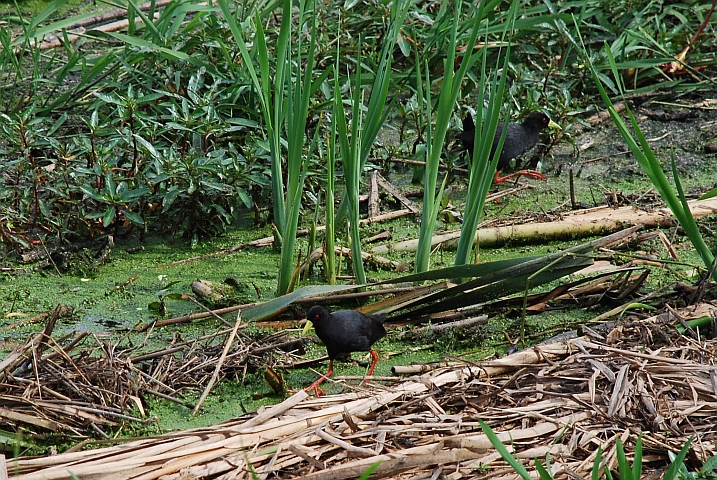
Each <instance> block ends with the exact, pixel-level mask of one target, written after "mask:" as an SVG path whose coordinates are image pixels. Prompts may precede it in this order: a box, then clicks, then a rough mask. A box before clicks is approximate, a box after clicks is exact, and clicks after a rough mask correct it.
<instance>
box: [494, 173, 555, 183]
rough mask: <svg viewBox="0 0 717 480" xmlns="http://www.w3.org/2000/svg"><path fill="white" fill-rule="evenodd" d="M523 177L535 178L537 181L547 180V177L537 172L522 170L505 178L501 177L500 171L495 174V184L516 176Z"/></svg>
mask: <svg viewBox="0 0 717 480" xmlns="http://www.w3.org/2000/svg"><path fill="white" fill-rule="evenodd" d="M516 175H517V176H521V175H524V176H526V177H530V178H534V179H535V180H545V179H546V177H545V175H543V174H542V173H540V172H538V171H535V170H520V171H519V172H513V173H510V174H508V175H506V176H505V177H501V176H500V171H497V172H495V177H493V183H501V182H505V181H506V180H508V179H509V178H513V177H515V176H516Z"/></svg>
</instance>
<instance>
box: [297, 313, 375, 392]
mask: <svg viewBox="0 0 717 480" xmlns="http://www.w3.org/2000/svg"><path fill="white" fill-rule="evenodd" d="M306 319H307V320H310V321H311V323H313V324H314V330H316V335H317V336H318V337H319V338H320V339H321V341H322V342H324V345H325V346H326V351H327V353H328V355H329V369H328V370H327V371H326V373H325V374H324V375H323V376H322V377H321V378H319V379H318V380H316V381H315V382H314V383H312V384H311V385H310V386H309V387H307V388H305V389H304V390H306V391H307V392H310V391H311V390H313V391H314V393H315V394H316V396H317V397H318V396H319V395H321V394H322V393H324V391H323V390H322V389H321V388H320V387H319V384H320V383H321V382H323V381H324V380H326V379H327V378H329V377H330V376H331V375H332V374H333V373H334V358H336V357H338V356H340V355H342V354H350V353H351V352H369V353H370V354H371V358H372V360H373V361H372V362H371V367H370V368H369V369H368V375H369V376H370V375H372V374H373V369H374V367H376V363H377V362H378V353H376V352H375V351H374V350H373V349H372V348H371V346H372V345H373V344H374V343H376V342H377V341H378V340H380V339H381V338H383V337H385V336H386V329H385V328H383V322H384V321H385V320H386V315H366V314H363V313H361V312H357V311H356V310H339V311H338V312H334V313H330V312H329V311H328V310H327V309H326V308H325V307H322V306H321V305H314V306H313V307H311V308H310V309H309V311H308V312H306Z"/></svg>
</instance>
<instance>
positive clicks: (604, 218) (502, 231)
mask: <svg viewBox="0 0 717 480" xmlns="http://www.w3.org/2000/svg"><path fill="white" fill-rule="evenodd" d="M687 203H688V205H689V206H690V210H691V211H692V215H693V216H694V217H695V218H701V217H704V216H705V215H710V214H712V213H715V212H716V211H717V197H715V198H710V199H708V200H691V201H689V202H687ZM674 222H675V219H674V217H673V216H672V213H671V212H670V211H669V209H667V208H661V209H659V210H655V211H652V212H646V211H644V210H635V208H634V207H621V208H617V209H610V208H609V207H606V208H604V209H599V210H591V211H590V212H588V213H586V214H581V213H580V212H575V213H572V214H566V215H564V218H563V219H561V220H556V221H552V222H535V223H529V224H522V225H510V226H504V227H493V228H481V229H479V230H478V231H477V232H476V244H479V245H480V246H481V247H499V246H501V245H505V244H506V243H508V242H511V243H515V242H530V241H536V240H538V239H539V240H541V241H554V240H559V239H567V238H570V239H574V238H576V237H579V236H595V235H605V234H607V233H610V232H615V231H618V230H620V229H623V228H625V227H627V226H631V225H642V226H644V227H647V228H654V227H659V226H669V225H673V224H674ZM460 234H461V232H460V230H454V231H451V232H446V233H443V234H440V235H436V236H434V237H433V239H432V240H431V246H432V247H433V248H436V247H441V248H455V247H456V245H457V243H458V238H459V237H460ZM417 245H418V240H405V241H402V242H396V243H394V244H390V245H378V246H376V247H373V248H372V249H371V250H370V251H371V253H374V254H377V255H385V254H387V253H389V252H392V251H397V252H405V251H414V250H415V249H416V248H417Z"/></svg>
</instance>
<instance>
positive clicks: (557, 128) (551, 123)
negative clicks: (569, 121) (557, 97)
mask: <svg viewBox="0 0 717 480" xmlns="http://www.w3.org/2000/svg"><path fill="white" fill-rule="evenodd" d="M548 128H550V129H552V130H562V127H561V126H560V125H558V124H557V123H555V122H554V121H552V120H551V121H550V123H548Z"/></svg>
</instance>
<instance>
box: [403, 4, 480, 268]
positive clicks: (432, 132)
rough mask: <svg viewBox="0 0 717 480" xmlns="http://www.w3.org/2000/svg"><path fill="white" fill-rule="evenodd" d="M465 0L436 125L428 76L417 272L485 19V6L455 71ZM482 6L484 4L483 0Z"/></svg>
mask: <svg viewBox="0 0 717 480" xmlns="http://www.w3.org/2000/svg"><path fill="white" fill-rule="evenodd" d="M461 4H462V2H461V0H457V1H456V2H455V4H454V6H453V7H454V13H453V22H452V25H451V30H450V34H449V39H448V42H447V44H446V45H445V46H444V51H446V52H447V53H446V58H445V60H444V62H443V72H444V73H443V82H442V84H441V90H440V93H439V97H438V107H437V110H436V115H435V126H432V122H433V118H432V117H433V112H432V110H431V98H430V79H429V78H428V75H426V78H425V82H426V88H425V89H424V91H425V92H426V100H427V101H426V105H427V106H426V114H427V119H428V133H427V135H426V142H427V144H426V166H425V170H424V174H423V212H422V215H421V229H420V231H419V234H418V248H417V250H416V262H415V263H416V266H415V271H416V272H425V271H426V270H428V269H429V265H430V255H431V238H432V237H433V232H434V231H435V221H436V216H437V214H438V209H439V208H440V205H441V199H442V197H443V188H441V189H440V190H439V191H438V192H437V193H436V185H437V179H438V166H439V163H440V159H441V152H442V151H443V143H444V142H445V140H446V132H447V130H448V123H449V121H450V118H451V114H452V112H453V107H454V105H455V103H456V99H457V98H458V93H459V92H460V90H461V84H462V82H463V78H464V77H465V74H466V71H467V70H468V68H469V67H470V66H471V65H473V63H475V60H476V55H475V53H474V49H473V46H474V45H475V42H476V38H477V37H478V29H479V27H480V22H481V20H482V16H481V15H482V12H483V8H482V6H481V8H480V9H479V10H478V14H477V15H476V16H474V17H473V18H472V19H470V21H469V22H468V24H469V25H471V26H472V30H471V34H470V37H469V40H468V43H467V45H466V49H465V54H464V56H463V59H462V60H461V64H460V67H459V68H458V72H454V67H453V65H454V61H455V53H456V45H457V31H458V26H459V23H460V22H459V13H460V11H461ZM481 5H482V3H481Z"/></svg>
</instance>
